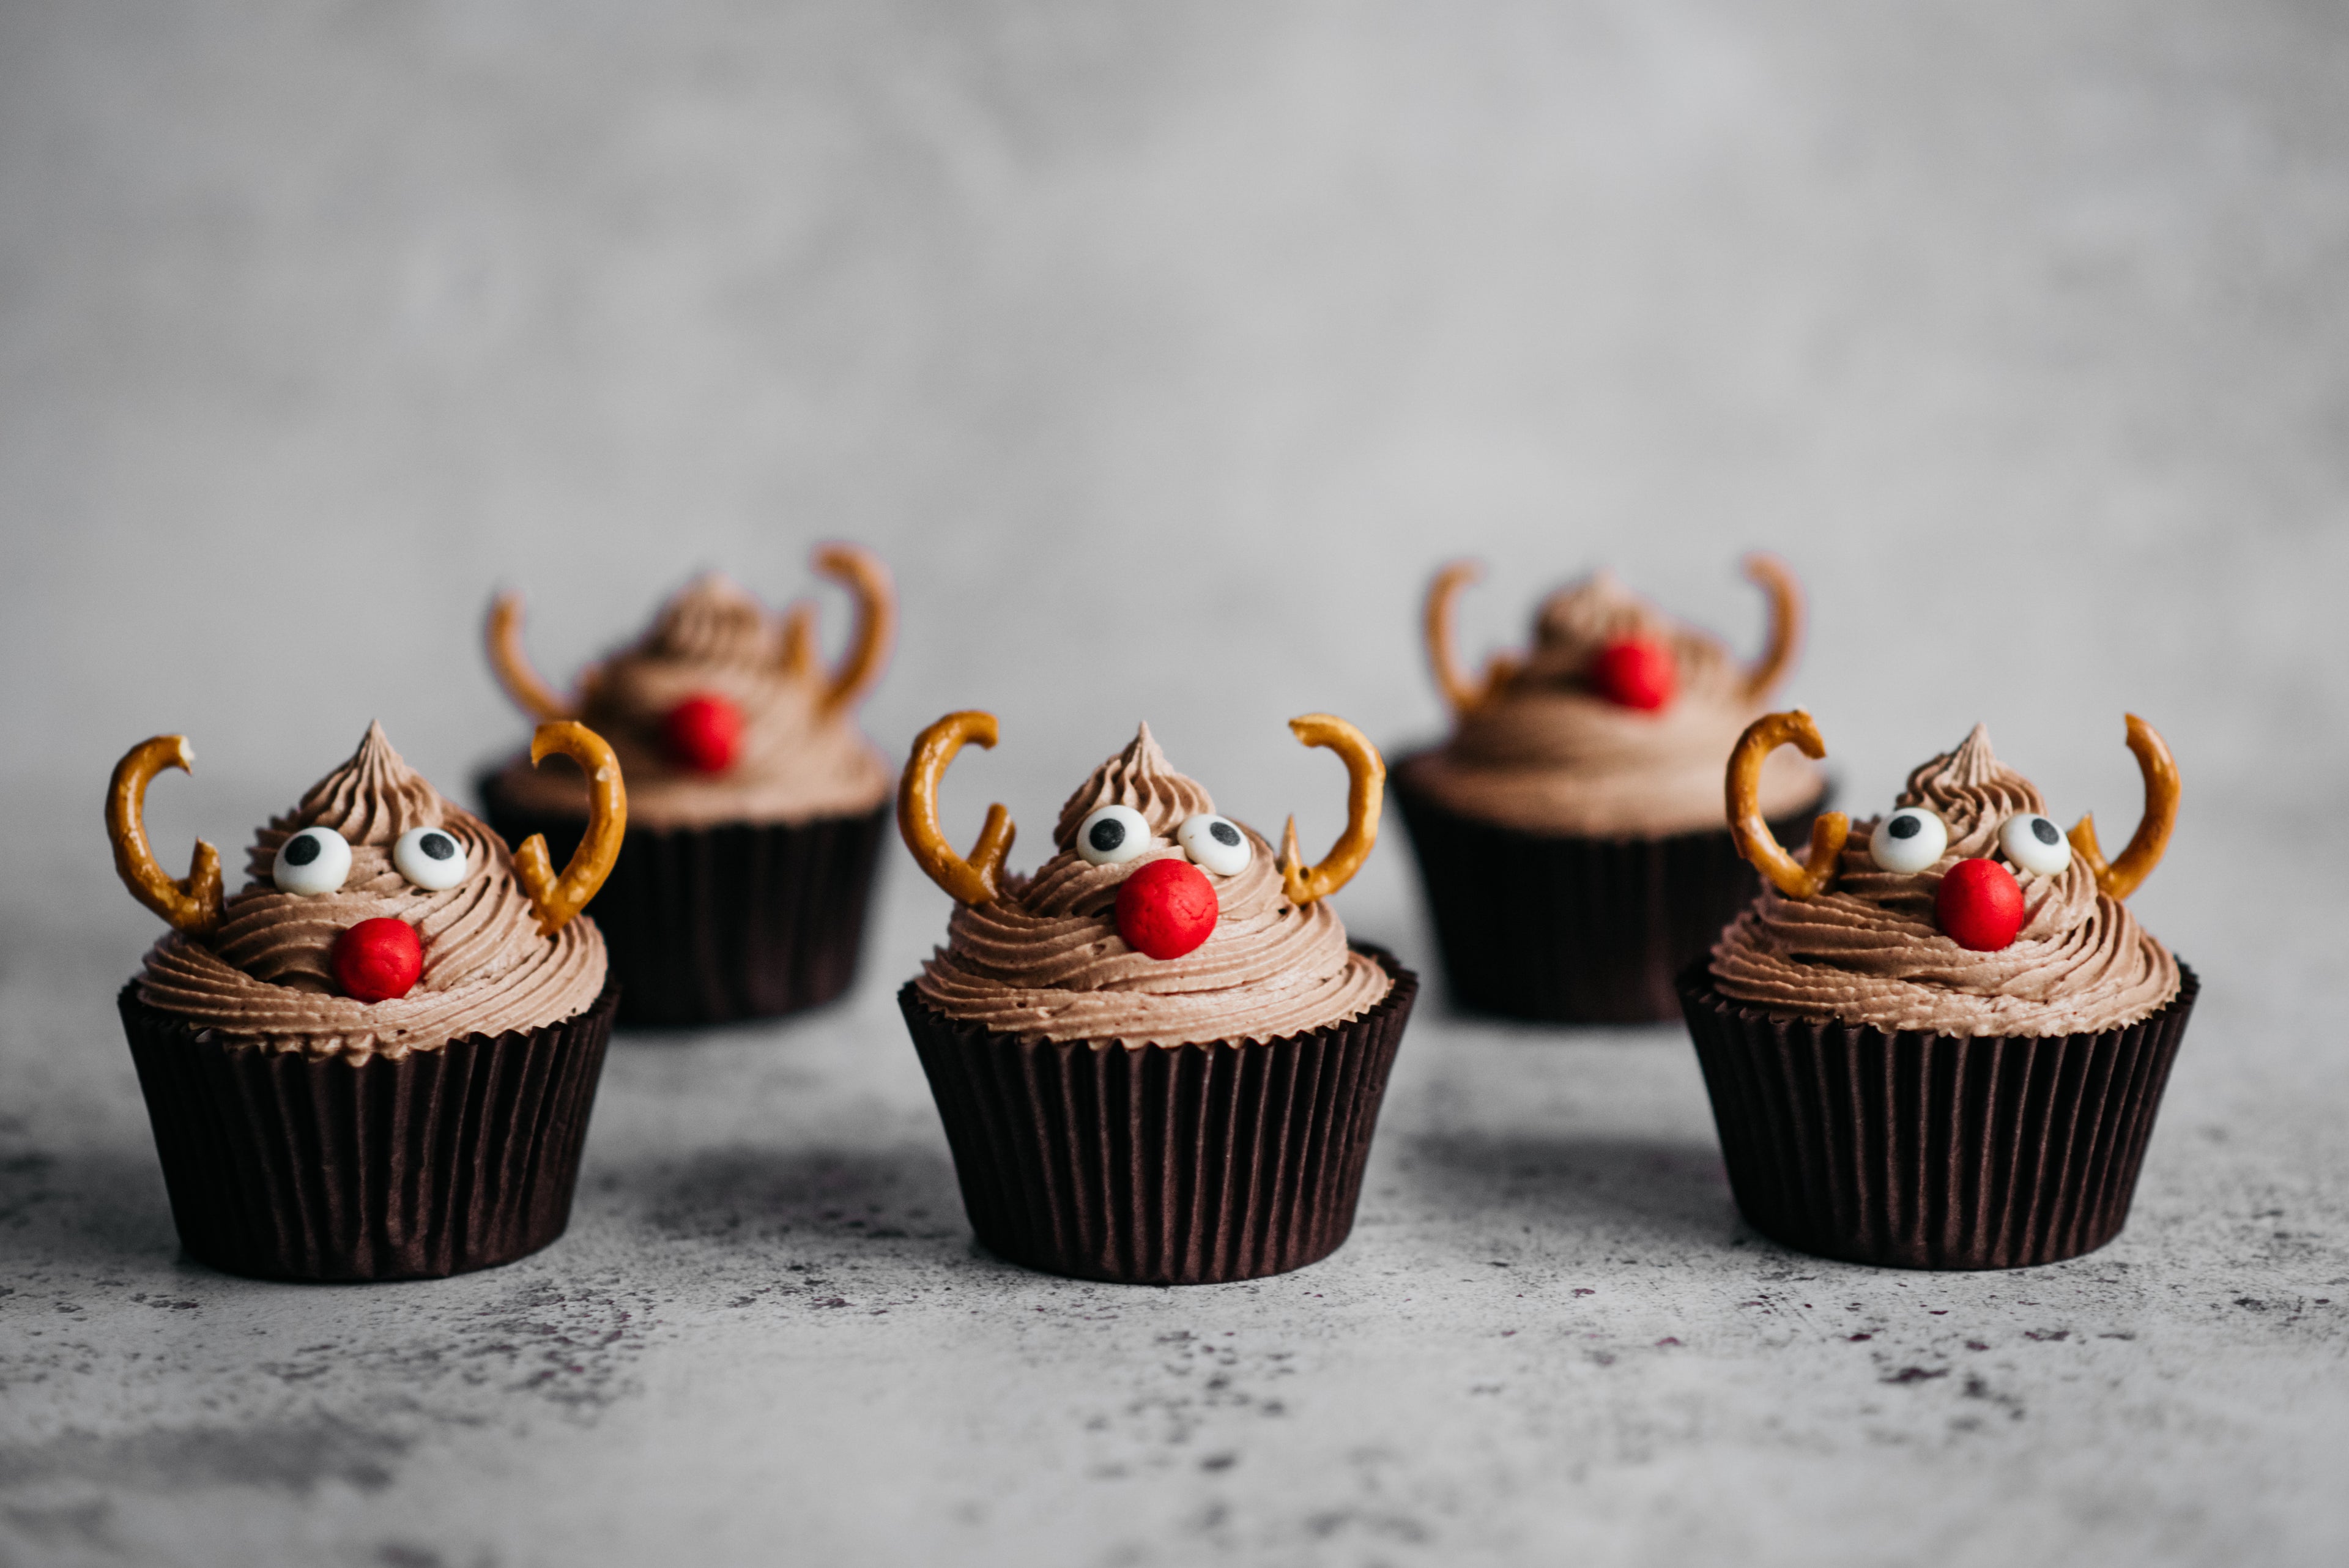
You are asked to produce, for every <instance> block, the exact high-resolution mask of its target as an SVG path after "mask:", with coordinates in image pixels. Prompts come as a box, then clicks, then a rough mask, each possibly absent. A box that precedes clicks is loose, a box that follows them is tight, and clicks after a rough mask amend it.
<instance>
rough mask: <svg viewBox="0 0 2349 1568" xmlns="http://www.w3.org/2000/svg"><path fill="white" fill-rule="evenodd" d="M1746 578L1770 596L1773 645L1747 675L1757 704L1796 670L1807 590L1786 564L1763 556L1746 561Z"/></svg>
mask: <svg viewBox="0 0 2349 1568" xmlns="http://www.w3.org/2000/svg"><path fill="white" fill-rule="evenodd" d="M1745 576H1746V578H1747V579H1748V580H1749V581H1751V582H1753V583H1754V584H1755V585H1757V586H1758V587H1761V588H1762V590H1763V591H1764V592H1765V593H1767V594H1768V595H1769V596H1770V642H1769V646H1768V647H1766V648H1764V649H1763V651H1762V657H1761V659H1758V660H1757V661H1756V662H1755V663H1754V668H1753V669H1751V670H1747V671H1746V674H1745V695H1746V697H1747V698H1748V699H1749V700H1750V701H1755V702H1760V701H1764V699H1766V698H1767V697H1768V696H1769V695H1770V693H1771V692H1772V691H1775V690H1776V689H1777V685H1778V683H1779V682H1780V681H1782V680H1785V679H1786V673H1787V671H1788V670H1792V669H1793V668H1794V667H1795V654H1796V653H1798V652H1799V651H1801V649H1802V646H1803V589H1802V585H1801V584H1799V583H1797V582H1795V574H1794V573H1792V572H1790V571H1788V570H1787V569H1786V563H1785V562H1784V561H1782V560H1780V559H1778V557H1777V556H1765V555H1763V554H1761V553H1760V552H1758V551H1757V552H1756V553H1754V555H1751V556H1746V557H1745Z"/></svg>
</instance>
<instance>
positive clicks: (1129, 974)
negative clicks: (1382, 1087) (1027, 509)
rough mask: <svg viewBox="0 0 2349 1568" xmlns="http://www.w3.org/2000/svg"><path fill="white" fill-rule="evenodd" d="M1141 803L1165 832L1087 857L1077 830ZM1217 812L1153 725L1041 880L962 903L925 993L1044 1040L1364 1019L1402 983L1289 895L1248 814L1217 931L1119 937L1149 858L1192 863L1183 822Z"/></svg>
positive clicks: (1235, 1035) (1116, 762) (1219, 887)
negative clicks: (1133, 943) (1119, 907)
mask: <svg viewBox="0 0 2349 1568" xmlns="http://www.w3.org/2000/svg"><path fill="white" fill-rule="evenodd" d="M1104 805H1130V806H1132V807H1133V808H1134V809H1135V810H1136V811H1138V812H1140V813H1141V814H1142V815H1143V817H1144V818H1145V819H1146V820H1147V821H1148V822H1149V824H1150V827H1151V831H1152V833H1153V834H1154V835H1155V836H1156V842H1155V843H1154V844H1153V846H1152V847H1151V848H1150V849H1148V850H1147V851H1145V852H1144V853H1143V855H1142V856H1140V857H1138V858H1136V859H1133V860H1131V861H1128V862H1127V863H1126V864H1124V865H1123V866H1093V865H1091V864H1088V863H1087V862H1086V861H1085V860H1084V859H1083V858H1082V857H1081V856H1079V855H1078V854H1077V852H1076V848H1075V845H1076V832H1077V827H1078V826H1079V825H1080V824H1081V823H1082V822H1083V821H1084V819H1085V818H1086V817H1087V816H1089V815H1092V813H1093V812H1095V811H1097V810H1099V809H1100V808H1101V807H1102V806H1104ZM1215 809H1216V805H1215V802H1214V800H1213V799H1212V798H1210V796H1209V795H1208V794H1207V792H1206V790H1205V789H1203V788H1201V787H1200V786H1199V784H1196V783H1195V782H1194V781H1193V780H1191V779H1189V778H1186V777H1185V776H1184V775H1183V774H1178V773H1176V772H1175V771H1174V768H1173V767H1171V766H1170V765H1169V764H1168V763H1167V761H1166V757H1165V753H1163V752H1161V751H1160V750H1159V749H1158V742H1156V741H1154V740H1153V739H1152V738H1151V734H1150V726H1149V725H1147V724H1144V725H1143V726H1142V729H1141V731H1140V732H1139V733H1137V734H1136V735H1135V736H1134V738H1133V743H1132V744H1131V745H1129V746H1127V747H1126V748H1125V750H1124V751H1123V752H1121V753H1118V754H1117V755H1116V756H1114V757H1112V758H1111V759H1109V761H1107V762H1105V763H1102V765H1101V766H1100V767H1098V768H1095V769H1094V770H1093V772H1092V776H1091V777H1090V778H1088V779H1086V780H1085V782H1084V784H1082V785H1081V786H1080V787H1079V788H1078V790H1077V792H1076V793H1075V794H1072V795H1071V796H1070V797H1069V800H1068V804H1067V805H1063V806H1062V807H1061V816H1060V821H1059V823H1058V824H1057V826H1055V827H1054V829H1053V833H1052V839H1053V843H1054V844H1055V846H1057V847H1058V851H1059V852H1058V853H1057V854H1055V855H1054V856H1053V857H1051V858H1050V860H1047V861H1045V862H1044V864H1043V865H1041V866H1040V867H1037V868H1036V870H1035V872H1034V873H1033V874H1032V875H1030V876H1027V877H1019V876H1007V877H1005V878H1004V882H1003V893H1002V896H1001V897H999V898H996V899H995V900H994V901H993V902H991V903H987V904H978V905H957V907H956V909H955V912H954V916H953V918H952V919H950V920H949V921H948V922H947V945H946V946H945V947H943V948H941V949H939V950H937V952H936V954H935V955H934V956H933V957H932V958H931V959H930V961H928V962H927V963H926V964H924V965H923V966H922V973H921V976H920V978H919V979H917V980H916V981H915V982H914V985H915V989H916V991H917V992H919V993H920V994H921V997H922V999H923V1000H924V1001H926V1002H928V1003H929V1004H930V1005H931V1006H933V1007H935V1008H936V1009H937V1010H938V1011H939V1012H943V1013H945V1014H946V1015H947V1016H948V1017H949V1018H955V1019H958V1020H961V1021H962V1022H964V1023H977V1024H980V1025H982V1026H984V1027H986V1028H988V1029H990V1030H996V1031H1000V1032H1005V1033H1017V1034H1019V1036H1020V1037H1021V1038H1023V1039H1029V1040H1051V1041H1070V1040H1088V1041H1093V1042H1096V1043H1098V1044H1123V1045H1128V1046H1143V1045H1185V1044H1199V1043H1207V1042H1214V1041H1219V1040H1245V1041H1262V1040H1271V1039H1275V1038H1278V1036H1281V1035H1285V1034H1297V1033H1305V1032H1307V1031H1309V1030H1314V1029H1320V1028H1323V1027H1326V1026H1327V1025H1330V1024H1332V1023H1342V1022H1344V1021H1346V1020H1348V1019H1350V1018H1356V1017H1360V1016H1361V1014H1362V1013H1365V1012H1369V1011H1370V1010H1371V1008H1372V1007H1374V1006H1376V1005H1377V1004H1378V1003H1379V1002H1381V1000H1383V999H1384V998H1385V996H1386V994H1387V992H1388V991H1389V989H1391V988H1392V985H1393V983H1394V982H1393V981H1392V979H1391V978H1390V977H1389V976H1388V974H1387V972H1386V971H1385V970H1383V969H1382V968H1381V967H1380V965H1379V963H1378V962H1377V961H1376V960H1374V959H1371V958H1368V957H1365V956H1364V955H1362V954H1361V953H1358V952H1354V951H1352V950H1350V949H1349V948H1348V947H1347V945H1346V928H1345V927H1344V925H1342V924H1341V923H1340V921H1339V919H1338V916H1337V912H1336V911H1335V910H1333V909H1330V901H1329V900H1328V899H1326V898H1323V899H1319V900H1317V901H1315V902H1313V903H1311V904H1308V905H1306V906H1304V907H1303V908H1301V909H1300V908H1299V907H1298V906H1296V905H1294V904H1291V903H1290V902H1289V901H1288V898H1287V896H1286V895H1285V894H1284V893H1283V892H1282V890H1281V885H1280V873H1279V872H1278V870H1277V869H1276V868H1275V867H1274V864H1273V861H1274V856H1273V848H1272V846H1271V845H1269V844H1268V843H1267V842H1266V841H1265V840H1264V838H1263V836H1261V835H1259V834H1258V833H1257V832H1256V830H1255V829H1253V828H1251V827H1248V826H1247V825H1246V824H1239V825H1237V826H1239V827H1240V830H1241V831H1242V832H1243V833H1246V834H1247V838H1248V846H1249V848H1250V850H1251V851H1252V853H1251V855H1250V856H1249V858H1248V863H1247V867H1246V868H1244V869H1243V870H1242V871H1241V872H1240V873H1239V874H1238V875H1237V876H1235V877H1216V876H1214V875H1213V874H1212V873H1210V874H1209V875H1210V879H1211V880H1212V881H1213V882H1214V883H1215V887H1216V903H1217V906H1218V909H1219V913H1218V917H1217V919H1216V929H1215V931H1214V934H1212V935H1211V936H1209V937H1208V938H1207V940H1206V941H1205V942H1203V943H1202V944H1200V946H1199V947H1197V948H1196V949H1195V950H1192V951H1191V952H1189V953H1186V954H1185V955H1184V956H1183V957H1181V958H1179V959H1173V960H1165V961H1162V960H1158V959H1154V958H1151V957H1149V956H1148V955H1146V954H1144V953H1140V952H1136V951H1135V950H1133V948H1131V947H1128V946H1127V945H1126V942H1125V939H1124V938H1123V937H1121V936H1119V935H1118V933H1117V926H1116V923H1115V915H1114V909H1115V906H1116V903H1117V894H1118V888H1119V887H1120V885H1121V884H1123V882H1124V880H1125V878H1126V877H1127V876H1128V875H1129V874H1130V873H1132V872H1133V870H1134V869H1135V868H1136V867H1141V866H1143V865H1146V864H1148V863H1149V862H1150V861H1152V860H1161V859H1164V858H1166V857H1170V856H1172V857H1177V858H1180V857H1182V856H1183V850H1182V849H1181V847H1180V846H1177V845H1176V844H1175V843H1174V830H1175V828H1176V827H1178V826H1181V825H1182V822H1183V819H1184V818H1185V817H1187V816H1190V815H1194V814H1195V813H1198V812H1203V811H1206V812H1211V811H1214V810H1215Z"/></svg>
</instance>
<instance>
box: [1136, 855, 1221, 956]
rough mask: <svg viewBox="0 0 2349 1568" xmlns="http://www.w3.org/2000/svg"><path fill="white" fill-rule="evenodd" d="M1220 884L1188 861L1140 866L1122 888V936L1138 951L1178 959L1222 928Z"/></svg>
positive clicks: (1169, 860)
mask: <svg viewBox="0 0 2349 1568" xmlns="http://www.w3.org/2000/svg"><path fill="white" fill-rule="evenodd" d="M1219 912H1220V911H1219V909H1218V907H1217V905H1216V886H1215V884H1214V883H1212V882H1210V881H1208V880H1207V874H1206V872H1205V871H1202V870H1200V869H1199V868H1198V867H1196V866H1194V865H1192V864H1191V863H1190V862H1189V861H1188V860H1176V859H1174V858H1172V857H1169V858H1167V859H1164V860H1152V861H1149V862H1147V863H1145V864H1144V865H1142V866H1139V867H1135V869H1134V871H1133V875H1132V876H1130V877H1127V878H1126V879H1125V885H1124V886H1123V887H1122V888H1119V889H1118V890H1117V934H1118V935H1119V936H1122V937H1123V938H1124V939H1125V940H1126V944H1127V945H1128V946H1130V947H1132V948H1133V950H1135V951H1136V952H1142V953H1147V954H1149V955H1150V956H1151V957H1152V958H1154V959H1178V958H1181V957H1182V956H1183V955H1184V954H1185V953H1187V952H1189V951H1190V950H1192V949H1194V948H1195V947H1197V946H1198V945H1199V944H1200V943H1201V942H1204V941H1206V940H1207V937H1208V934H1209V933H1210V932H1212V931H1214V930H1215V929H1216V915H1217V914H1218V913H1219Z"/></svg>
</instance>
